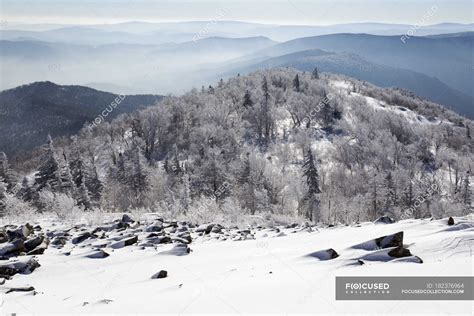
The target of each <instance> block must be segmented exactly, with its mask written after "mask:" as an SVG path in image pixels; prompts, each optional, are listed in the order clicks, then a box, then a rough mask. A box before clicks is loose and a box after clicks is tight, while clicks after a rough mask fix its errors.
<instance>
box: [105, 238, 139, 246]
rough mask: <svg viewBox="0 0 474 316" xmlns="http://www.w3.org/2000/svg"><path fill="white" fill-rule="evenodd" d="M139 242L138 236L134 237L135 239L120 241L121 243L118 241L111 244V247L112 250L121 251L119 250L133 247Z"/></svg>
mask: <svg viewBox="0 0 474 316" xmlns="http://www.w3.org/2000/svg"><path fill="white" fill-rule="evenodd" d="M137 241H138V236H133V237H130V238H125V239H122V240H119V241H117V242H115V243H113V244H111V245H110V248H113V249H119V248H123V247H127V246H131V245H133V244H135V243H137Z"/></svg>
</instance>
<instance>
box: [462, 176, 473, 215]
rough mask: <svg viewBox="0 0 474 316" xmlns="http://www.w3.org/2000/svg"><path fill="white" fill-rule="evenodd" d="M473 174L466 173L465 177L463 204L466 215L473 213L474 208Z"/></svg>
mask: <svg viewBox="0 0 474 316" xmlns="http://www.w3.org/2000/svg"><path fill="white" fill-rule="evenodd" d="M470 177H471V174H470V172H469V171H468V172H466V176H465V177H464V183H463V190H462V202H463V205H464V214H469V213H471V212H472V211H473V207H472V191H471V180H470Z"/></svg>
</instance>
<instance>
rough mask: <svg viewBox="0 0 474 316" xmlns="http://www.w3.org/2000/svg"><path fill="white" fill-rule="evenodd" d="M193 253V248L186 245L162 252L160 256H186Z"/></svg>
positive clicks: (179, 245) (178, 245) (177, 245)
mask: <svg viewBox="0 0 474 316" xmlns="http://www.w3.org/2000/svg"><path fill="white" fill-rule="evenodd" d="M190 252H191V248H189V247H188V245H186V244H176V245H175V246H174V247H173V248H171V249H169V250H166V251H162V252H160V254H163V255H173V256H185V255H188V254H189V253H190Z"/></svg>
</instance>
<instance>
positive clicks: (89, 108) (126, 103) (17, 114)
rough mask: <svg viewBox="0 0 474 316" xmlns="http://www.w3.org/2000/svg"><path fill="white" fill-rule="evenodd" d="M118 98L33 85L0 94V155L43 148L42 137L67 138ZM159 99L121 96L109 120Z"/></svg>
mask: <svg viewBox="0 0 474 316" xmlns="http://www.w3.org/2000/svg"><path fill="white" fill-rule="evenodd" d="M117 97H119V96H118V95H115V94H112V93H108V92H102V91H98V90H95V89H91V88H87V87H82V86H60V85H57V84H54V83H52V82H49V81H44V82H35V83H32V84H28V85H23V86H20V87H17V88H14V89H10V90H5V91H2V92H0V134H1V135H2V138H1V139H0V151H3V152H5V153H7V154H8V155H9V156H13V155H16V154H17V153H20V152H27V151H30V150H32V149H33V148H35V147H37V146H39V145H41V144H44V143H45V142H46V137H47V136H48V134H50V135H51V136H53V137H61V136H71V135H74V134H76V133H77V132H79V130H80V129H81V128H82V127H83V126H84V124H85V123H90V122H92V121H94V119H96V118H97V117H98V116H99V115H100V114H101V112H102V111H104V110H106V109H107V108H109V107H110V106H111V104H112V102H114V101H115V100H116V98H117ZM160 99H161V96H155V95H134V96H126V95H124V96H121V97H119V100H118V102H115V103H118V104H117V105H116V106H115V107H114V108H113V111H111V113H107V117H104V119H107V120H110V119H112V118H114V117H117V116H118V115H119V114H121V113H129V112H133V111H136V110H139V109H143V108H145V107H146V106H150V105H153V104H155V103H156V102H158V101H159V100H160Z"/></svg>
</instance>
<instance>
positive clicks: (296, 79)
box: [293, 74, 300, 92]
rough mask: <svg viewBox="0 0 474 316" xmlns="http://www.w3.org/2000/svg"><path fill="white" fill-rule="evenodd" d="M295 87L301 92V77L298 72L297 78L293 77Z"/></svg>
mask: <svg viewBox="0 0 474 316" xmlns="http://www.w3.org/2000/svg"><path fill="white" fill-rule="evenodd" d="M293 88H294V89H295V91H296V92H300V77H299V75H298V74H296V76H295V79H293Z"/></svg>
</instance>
